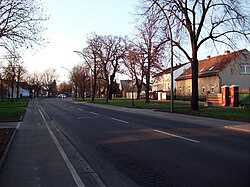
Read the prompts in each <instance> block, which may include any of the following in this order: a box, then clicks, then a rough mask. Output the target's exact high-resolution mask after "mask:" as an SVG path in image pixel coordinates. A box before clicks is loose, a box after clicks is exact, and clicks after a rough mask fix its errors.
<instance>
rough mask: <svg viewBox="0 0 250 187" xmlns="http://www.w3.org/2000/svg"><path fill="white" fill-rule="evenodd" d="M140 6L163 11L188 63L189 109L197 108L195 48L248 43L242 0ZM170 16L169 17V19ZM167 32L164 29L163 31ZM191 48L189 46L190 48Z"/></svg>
mask: <svg viewBox="0 0 250 187" xmlns="http://www.w3.org/2000/svg"><path fill="white" fill-rule="evenodd" d="M142 3H143V5H142V6H143V7H145V6H146V7H147V11H146V12H148V11H149V10H150V9H154V10H157V11H155V13H156V14H158V15H163V16H162V18H163V19H162V20H163V21H165V22H166V23H167V22H168V23H171V27H172V28H173V32H174V34H175V38H174V39H173V41H172V42H173V44H174V45H175V46H177V47H178V48H179V50H180V51H182V52H183V54H184V55H185V56H186V58H187V59H188V60H189V61H190V63H191V68H192V99H191V109H192V110H198V109H199V106H198V99H199V95H198V52H199V49H200V48H201V46H202V45H203V44H204V43H206V42H211V43H213V44H214V46H215V48H216V45H218V44H222V45H225V46H229V47H230V48H233V49H235V48H236V47H237V46H236V43H237V41H239V40H240V41H241V42H243V41H244V40H245V41H246V42H247V43H248V44H249V34H250V32H249V30H250V28H249V27H250V24H249V14H248V10H247V9H245V8H244V5H246V3H247V2H246V1H238V0H208V1H204V0H202V1H201V0H192V1H191V0H190V1H188V0H185V1H179V0H142ZM169 20H170V21H169ZM166 32H168V31H166ZM190 49H191V50H190Z"/></svg>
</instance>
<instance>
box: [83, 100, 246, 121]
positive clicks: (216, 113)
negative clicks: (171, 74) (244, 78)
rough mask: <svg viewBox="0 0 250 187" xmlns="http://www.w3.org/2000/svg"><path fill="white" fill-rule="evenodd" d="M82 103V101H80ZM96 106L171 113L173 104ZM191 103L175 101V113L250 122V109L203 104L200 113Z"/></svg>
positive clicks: (139, 102) (128, 102)
mask: <svg viewBox="0 0 250 187" xmlns="http://www.w3.org/2000/svg"><path fill="white" fill-rule="evenodd" d="M78 100H79V101H82V99H80V98H79V99H78ZM85 101H86V102H90V99H89V98H85ZM94 103H96V104H108V105H113V106H120V107H130V108H145V109H156V110H157V111H162V112H170V107H171V103H170V102H169V101H155V100H151V101H150V103H145V100H134V106H133V105H132V100H131V99H117V98H116V99H111V100H108V103H107V102H106V99H103V98H101V99H100V98H95V101H94ZM190 108H191V107H190V102H180V101H174V112H176V113H181V114H188V115H196V116H203V117H211V118H218V119H225V120H232V121H241V122H250V109H249V108H248V109H247V108H230V107H209V108H205V107H204V106H203V104H202V103H200V105H199V111H195V112H194V111H191V110H190Z"/></svg>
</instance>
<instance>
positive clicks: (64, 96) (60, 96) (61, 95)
mask: <svg viewBox="0 0 250 187" xmlns="http://www.w3.org/2000/svg"><path fill="white" fill-rule="evenodd" d="M57 97H58V98H66V97H67V96H66V95H65V94H59V95H58V96H57Z"/></svg>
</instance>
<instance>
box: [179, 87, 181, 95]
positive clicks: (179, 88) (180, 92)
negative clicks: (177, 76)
mask: <svg viewBox="0 0 250 187" xmlns="http://www.w3.org/2000/svg"><path fill="white" fill-rule="evenodd" d="M179 91H180V94H181V86H180V88H179Z"/></svg>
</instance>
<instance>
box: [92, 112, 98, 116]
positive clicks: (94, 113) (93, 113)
mask: <svg viewBox="0 0 250 187" xmlns="http://www.w3.org/2000/svg"><path fill="white" fill-rule="evenodd" d="M89 113H90V114H94V115H96V116H100V114H97V113H95V112H89Z"/></svg>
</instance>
